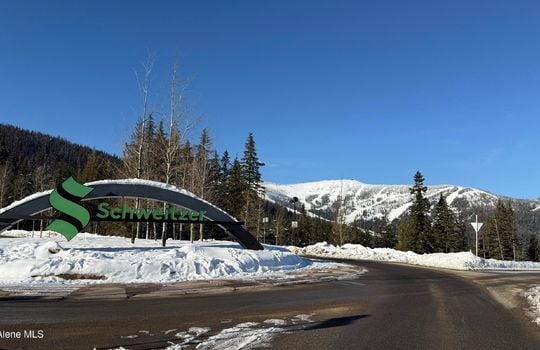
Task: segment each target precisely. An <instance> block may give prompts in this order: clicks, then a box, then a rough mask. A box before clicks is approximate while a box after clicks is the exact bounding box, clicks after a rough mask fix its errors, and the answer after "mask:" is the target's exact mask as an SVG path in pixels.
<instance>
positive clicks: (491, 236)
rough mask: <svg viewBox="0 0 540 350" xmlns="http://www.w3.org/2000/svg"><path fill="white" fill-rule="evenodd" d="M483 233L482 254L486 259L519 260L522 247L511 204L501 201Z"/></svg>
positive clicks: (489, 218)
mask: <svg viewBox="0 0 540 350" xmlns="http://www.w3.org/2000/svg"><path fill="white" fill-rule="evenodd" d="M482 231H483V232H482V235H481V240H482V242H481V243H482V244H481V251H480V253H481V254H482V255H483V256H484V257H486V258H496V259H500V260H510V259H517V258H519V256H518V255H519V252H520V251H521V249H520V248H521V247H520V244H519V243H520V242H519V240H518V238H517V232H516V227H515V222H514V211H513V210H512V206H511V204H510V203H508V204H505V203H504V202H503V201H502V200H500V199H499V200H498V201H497V204H496V206H495V210H494V211H493V213H492V214H491V215H490V216H489V217H488V219H487V222H486V226H485V228H484V229H483V230H482Z"/></svg>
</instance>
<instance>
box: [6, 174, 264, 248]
mask: <svg viewBox="0 0 540 350" xmlns="http://www.w3.org/2000/svg"><path fill="white" fill-rule="evenodd" d="M157 184H159V185H164V184H161V183H157ZM87 185H89V186H92V187H93V188H94V190H93V191H92V192H90V194H88V196H86V197H85V198H84V199H83V201H87V200H93V199H103V198H144V199H150V200H156V201H161V202H166V203H169V204H174V205H178V206H180V207H184V208H186V209H191V210H194V211H205V212H206V214H205V218H206V219H208V220H210V221H219V222H220V224H218V225H219V226H220V227H221V228H222V229H223V230H224V231H225V232H226V233H227V234H228V235H229V236H231V237H232V238H234V239H235V240H236V241H237V242H238V243H240V245H241V246H242V247H244V248H246V249H252V250H263V249H264V248H263V246H262V245H261V244H260V243H259V242H258V241H257V239H256V238H255V237H254V236H253V235H252V234H251V233H249V231H247V230H246V229H245V228H244V227H243V226H242V225H239V224H236V223H235V222H236V221H237V220H236V219H235V218H234V217H233V216H231V215H229V214H228V213H226V212H225V211H223V210H220V209H218V208H216V207H215V206H213V205H211V204H210V203H208V202H206V201H204V200H202V199H200V198H198V197H195V196H191V195H188V194H185V193H182V192H179V191H175V190H174V189H168V188H164V187H163V186H153V185H151V183H137V182H135V183H131V182H122V180H117V181H114V180H113V181H111V182H110V183H99V182H98V183H95V184H94V183H88V184H87ZM50 208H51V204H50V203H49V193H44V194H43V195H41V196H37V197H35V198H32V199H30V200H28V201H23V202H22V203H21V204H19V205H15V206H12V207H11V208H9V209H7V210H6V211H4V212H2V213H1V214H0V232H2V231H5V230H7V229H8V228H10V227H12V226H13V225H15V224H17V223H18V222H19V221H22V220H23V219H18V218H26V217H29V216H32V215H36V214H39V213H41V212H43V211H45V210H48V209H50ZM227 221H230V222H231V223H227Z"/></svg>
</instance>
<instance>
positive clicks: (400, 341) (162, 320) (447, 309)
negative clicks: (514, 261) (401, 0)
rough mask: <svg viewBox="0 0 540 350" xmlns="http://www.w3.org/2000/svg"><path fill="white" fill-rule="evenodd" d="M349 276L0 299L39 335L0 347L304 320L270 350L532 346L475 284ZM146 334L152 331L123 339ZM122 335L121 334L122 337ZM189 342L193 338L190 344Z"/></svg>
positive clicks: (146, 344)
mask: <svg viewBox="0 0 540 350" xmlns="http://www.w3.org/2000/svg"><path fill="white" fill-rule="evenodd" d="M350 263H351V264H357V265H360V266H363V267H365V268H367V269H368V272H367V273H366V274H365V275H363V276H361V277H360V278H359V279H356V280H348V281H347V280H346V281H327V282H321V283H313V284H304V285H293V286H281V287H274V288H271V289H269V290H263V291H245V292H244V291H242V292H231V293H225V294H216V295H198V296H196V295H189V296H177V297H167V298H154V299H151V298H141V299H138V298H132V299H127V300H84V301H82V300H69V299H66V300H39V299H24V298H19V299H17V298H4V299H0V331H2V330H4V331H15V330H25V329H34V330H38V329H42V330H43V331H44V338H43V339H33V340H32V339H24V340H6V339H0V349H92V348H97V349H101V348H113V347H118V346H124V347H125V348H127V349H158V348H164V347H166V346H167V345H168V344H170V343H168V342H169V341H173V342H174V341H175V339H174V338H171V335H170V334H165V333H164V331H165V330H169V329H178V330H183V329H188V328H189V327H192V326H200V327H210V328H211V329H212V332H211V333H210V334H209V335H211V334H215V333H216V332H218V331H219V330H220V329H223V328H227V327H231V326H233V325H235V324H237V323H242V322H263V321H264V320H267V319H276V318H282V319H286V320H290V319H291V318H293V317H294V316H295V315H299V314H311V315H312V316H311V320H310V321H309V322H306V323H305V324H299V325H296V326H294V327H290V328H288V329H287V332H285V333H281V334H278V335H277V336H276V337H275V338H274V339H273V340H272V342H271V346H272V348H275V349H504V350H508V349H540V331H539V330H538V329H537V328H536V326H534V325H533V324H532V323H531V322H529V321H528V320H527V319H526V318H525V316H524V315H522V314H521V313H520V312H518V311H519V310H517V311H512V310H507V309H505V308H504V307H503V306H501V305H500V304H498V303H497V302H496V301H494V300H493V299H492V298H491V297H490V296H489V295H488V294H487V293H486V292H485V291H484V290H483V289H482V288H481V287H478V286H476V285H474V284H472V283H470V282H469V281H467V280H465V279H462V278H459V277H456V276H455V275H451V274H448V273H445V272H441V271H435V270H431V269H426V268H419V267H411V266H403V265H395V264H386V263H376V262H350ZM140 330H148V331H149V333H150V334H153V336H150V335H148V336H144V335H142V336H140V337H138V338H136V339H126V338H125V336H126V335H129V334H134V333H137V332H138V331H140ZM122 336H124V338H122ZM195 345H196V344H191V345H190V347H194V346H195Z"/></svg>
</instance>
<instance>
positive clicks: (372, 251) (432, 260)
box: [289, 242, 540, 270]
mask: <svg viewBox="0 0 540 350" xmlns="http://www.w3.org/2000/svg"><path fill="white" fill-rule="evenodd" d="M289 249H290V250H291V251H292V252H294V253H296V254H299V255H305V256H316V257H324V258H340V259H352V260H376V261H389V262H398V263H405V264H412V265H422V266H430V267H442V268H448V269H455V270H486V269H488V270H540V263H538V262H530V261H502V260H495V259H483V258H479V257H476V256H475V255H474V254H473V253H471V252H461V253H434V254H416V253H413V252H402V251H399V250H395V249H390V248H366V247H364V246H362V245H360V244H344V245H343V246H341V247H339V246H338V247H336V246H333V245H332V244H328V243H326V242H322V243H317V244H314V245H310V246H307V247H304V248H298V247H289Z"/></svg>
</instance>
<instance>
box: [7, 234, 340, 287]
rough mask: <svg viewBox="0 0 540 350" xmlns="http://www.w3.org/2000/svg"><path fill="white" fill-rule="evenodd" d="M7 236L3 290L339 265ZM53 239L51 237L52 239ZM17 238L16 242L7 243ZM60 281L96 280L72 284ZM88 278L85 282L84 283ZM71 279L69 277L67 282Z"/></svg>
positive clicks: (237, 251) (233, 250) (217, 246)
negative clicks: (25, 285) (35, 285)
mask: <svg viewBox="0 0 540 350" xmlns="http://www.w3.org/2000/svg"><path fill="white" fill-rule="evenodd" d="M35 235H36V237H35V238H33V237H31V233H29V232H26V231H7V232H4V233H2V236H4V237H1V238H0V286H13V285H15V284H59V283H61V284H70V283H72V284H73V283H76V284H81V283H166V282H179V281H188V280H204V279H254V278H288V276H290V273H291V272H294V273H302V272H308V271H310V270H311V269H328V268H330V267H335V266H336V265H337V264H333V263H324V262H315V261H312V260H310V259H306V258H301V257H299V256H297V255H296V254H294V253H291V252H290V251H289V250H288V249H286V248H283V247H277V246H272V245H265V246H264V247H265V249H264V250H263V251H254V250H247V249H242V247H241V246H240V245H239V244H238V243H236V242H227V241H203V242H199V241H196V242H194V243H193V244H191V243H190V242H189V241H173V240H169V241H168V242H167V247H165V248H163V247H161V242H160V241H154V240H144V239H139V240H136V241H135V244H131V242H130V240H129V239H128V238H124V237H111V236H98V235H95V234H89V233H80V234H78V235H77V236H76V237H75V238H74V239H73V240H71V241H70V242H67V241H66V240H65V238H64V237H62V236H60V235H56V234H55V233H49V232H45V233H44V234H43V238H38V237H39V232H37V233H35ZM49 235H50V237H49ZM5 236H11V237H7V238H6V237H5ZM59 275H79V277H78V278H85V277H84V276H92V278H93V279H92V278H90V277H88V278H87V279H84V280H81V279H76V280H71V279H69V278H68V279H64V278H62V277H59ZM81 276H82V277H81ZM64 277H65V276H64Z"/></svg>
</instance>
